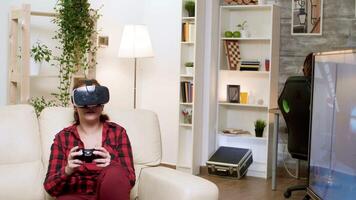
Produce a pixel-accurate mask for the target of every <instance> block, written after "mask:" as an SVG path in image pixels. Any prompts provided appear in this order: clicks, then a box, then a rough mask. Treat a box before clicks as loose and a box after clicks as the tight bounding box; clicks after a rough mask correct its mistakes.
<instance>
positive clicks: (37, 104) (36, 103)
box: [29, 96, 57, 117]
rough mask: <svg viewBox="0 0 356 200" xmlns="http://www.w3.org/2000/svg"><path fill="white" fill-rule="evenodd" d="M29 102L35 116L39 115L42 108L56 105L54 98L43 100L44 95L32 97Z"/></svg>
mask: <svg viewBox="0 0 356 200" xmlns="http://www.w3.org/2000/svg"><path fill="white" fill-rule="evenodd" d="M29 103H30V104H31V105H32V106H33V108H34V109H35V112H36V115H37V117H39V116H40V114H41V112H42V110H43V109H44V108H46V107H53V106H56V105H57V104H56V102H55V101H54V100H48V101H47V100H45V99H44V97H43V96H42V97H32V98H31V99H30V101H29Z"/></svg>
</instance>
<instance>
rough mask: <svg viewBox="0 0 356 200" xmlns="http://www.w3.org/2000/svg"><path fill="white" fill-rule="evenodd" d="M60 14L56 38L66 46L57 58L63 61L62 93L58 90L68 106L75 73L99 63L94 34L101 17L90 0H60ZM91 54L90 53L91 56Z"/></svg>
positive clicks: (60, 76)
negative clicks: (93, 39)
mask: <svg viewBox="0 0 356 200" xmlns="http://www.w3.org/2000/svg"><path fill="white" fill-rule="evenodd" d="M54 9H55V11H56V13H57V14H58V15H56V17H55V18H54V20H53V22H54V23H55V24H56V25H57V26H58V30H57V31H56V35H55V36H54V39H57V40H58V41H59V43H60V45H61V46H60V47H57V48H58V49H60V50H62V53H61V55H60V56H58V57H56V58H55V59H56V60H57V61H58V62H59V79H60V82H59V86H58V89H59V93H56V94H54V95H55V97H56V98H57V99H58V100H59V101H60V102H61V105H62V106H68V104H69V100H70V86H71V83H72V77H73V74H74V73H76V72H78V71H83V73H84V75H85V76H86V72H87V70H88V69H90V68H92V67H94V66H95V65H96V61H95V60H94V59H95V54H96V51H97V46H96V45H94V43H93V42H92V37H93V35H95V34H96V33H97V31H96V21H97V19H98V18H99V17H100V15H99V14H98V10H94V9H92V8H90V3H88V0H76V1H74V0H58V1H57V4H56V6H55V8H54ZM89 55H90V56H89Z"/></svg>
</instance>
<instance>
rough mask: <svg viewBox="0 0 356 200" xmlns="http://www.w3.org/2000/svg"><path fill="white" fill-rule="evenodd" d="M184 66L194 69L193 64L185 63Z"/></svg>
mask: <svg viewBox="0 0 356 200" xmlns="http://www.w3.org/2000/svg"><path fill="white" fill-rule="evenodd" d="M184 66H186V67H194V63H193V62H186V63H185V64H184Z"/></svg>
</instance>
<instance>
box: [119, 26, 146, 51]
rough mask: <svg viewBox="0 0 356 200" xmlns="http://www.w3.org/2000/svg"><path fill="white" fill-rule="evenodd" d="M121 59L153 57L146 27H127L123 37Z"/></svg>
mask: <svg viewBox="0 0 356 200" xmlns="http://www.w3.org/2000/svg"><path fill="white" fill-rule="evenodd" d="M119 57H120V58H144V57H153V50H152V45H151V40H150V36H149V34H148V30H147V27H146V26H145V25H125V27H124V31H123V33H122V37H121V44H120V48H119Z"/></svg>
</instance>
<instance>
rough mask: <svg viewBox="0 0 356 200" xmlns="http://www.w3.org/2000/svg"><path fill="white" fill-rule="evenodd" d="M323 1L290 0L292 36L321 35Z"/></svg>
mask: <svg viewBox="0 0 356 200" xmlns="http://www.w3.org/2000/svg"><path fill="white" fill-rule="evenodd" d="M322 28H323V0H292V22H291V34H292V35H322Z"/></svg>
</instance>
